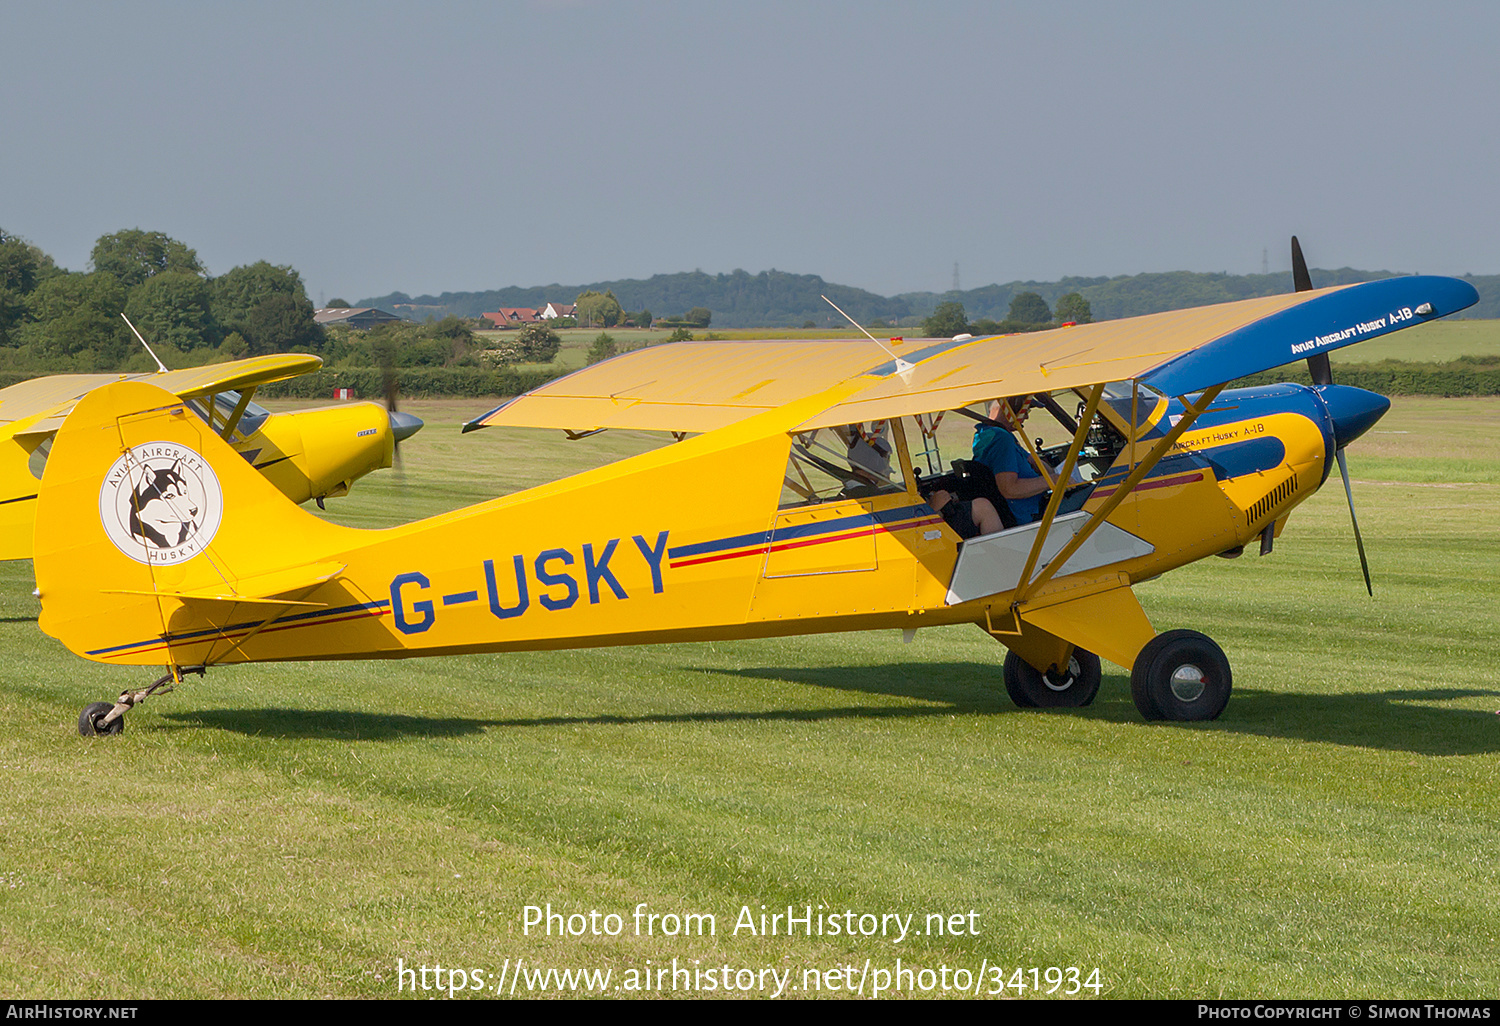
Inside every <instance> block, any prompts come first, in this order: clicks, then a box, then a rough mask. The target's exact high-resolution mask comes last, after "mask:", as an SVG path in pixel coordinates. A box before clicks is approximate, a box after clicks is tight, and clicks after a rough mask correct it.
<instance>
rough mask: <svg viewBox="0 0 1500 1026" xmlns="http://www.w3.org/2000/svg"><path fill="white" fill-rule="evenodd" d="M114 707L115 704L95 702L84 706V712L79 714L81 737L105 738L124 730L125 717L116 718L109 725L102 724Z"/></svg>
mask: <svg viewBox="0 0 1500 1026" xmlns="http://www.w3.org/2000/svg"><path fill="white" fill-rule="evenodd" d="M114 707H115V703H113V702H93V703H90V704H89V705H86V706H84V707H83V712H81V713H79V714H78V733H79V735H80V736H81V737H96V736H97V737H104V736H108V735H110V734H118V733H120V731H122V730H124V729H125V717H123V716H116V717H115V718H114V719H113V720H111V721H110V722H109V723H107V724H106V723H101V722H100V721H101V720H103V719H104V717H105V716H107V715H109V711H110V710H111V709H113V708H114Z"/></svg>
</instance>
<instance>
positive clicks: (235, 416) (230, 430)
mask: <svg viewBox="0 0 1500 1026" xmlns="http://www.w3.org/2000/svg"><path fill="white" fill-rule="evenodd" d="M254 394H255V386H254V385H251V386H250V387H249V388H246V389H242V390H241V391H240V401H239V402H238V403H236V404H235V407H234V412H233V413H231V414H230V415H229V420H228V421H226V422H225V424H224V430H223V432H222V433H221V434H220V436H219V437H221V438H223V439H224V441H226V442H227V441H229V437H230V436H231V435H233V434H234V429H235V428H237V427H239V426H240V418H241V417H243V416H244V415H245V411H246V410H247V409H249V408H250V397H251V396H252V395H254ZM217 399H218V396H216V395H211V396H209V397H208V409H209V411H210V412H209V421H208V423H209V426H210V427H212V426H213V412H212V411H213V408H214V406H215V405H216V400H217Z"/></svg>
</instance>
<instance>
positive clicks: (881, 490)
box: [781, 421, 906, 509]
mask: <svg viewBox="0 0 1500 1026" xmlns="http://www.w3.org/2000/svg"><path fill="white" fill-rule="evenodd" d="M905 490H906V482H905V480H904V479H903V478H902V476H901V465H900V461H899V460H898V459H897V457H896V453H895V448H894V442H893V441H892V438H891V433H890V431H889V425H888V424H887V423H886V422H885V421H879V422H876V423H875V424H872V425H870V427H869V428H866V427H865V426H864V425H863V424H845V425H843V426H841V427H835V428H819V429H817V430H815V431H804V432H801V433H800V434H795V435H793V436H792V451H791V454H790V456H789V457H788V458H787V464H786V476H785V477H784V478H783V479H782V482H781V508H782V509H789V508H791V507H794V506H809V505H813V504H815V503H819V502H832V501H835V500H839V499H863V498H868V497H869V496H872V495H883V494H887V493H890V492H904V491H905Z"/></svg>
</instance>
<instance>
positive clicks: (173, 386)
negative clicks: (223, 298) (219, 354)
mask: <svg viewBox="0 0 1500 1026" xmlns="http://www.w3.org/2000/svg"><path fill="white" fill-rule="evenodd" d="M321 366H323V361H322V360H321V359H319V358H318V357H316V356H306V355H304V354H301V353H283V354H278V355H275V356H253V357H251V358H250V359H248V360H235V361H234V362H232V363H215V364H210V365H208V366H206V367H189V368H187V369H186V370H175V371H166V372H164V373H163V372H156V373H149V374H54V375H51V376H50V377H44V378H33V379H32V380H30V381H22V382H20V383H19V384H16V385H11V386H10V387H9V388H4V389H0V438H8V437H22V436H26V435H49V434H52V433H53V432H55V431H56V430H57V429H58V428H59V427H61V426H62V422H63V419H64V418H65V417H67V415H68V413H69V412H70V411H71V410H72V409H73V407H74V406H75V405H76V404H77V402H78V400H79V399H82V398H83V397H84V396H86V395H88V394H89V393H90V392H92V391H93V390H94V389H96V388H100V387H102V386H104V385H107V384H109V383H110V382H113V381H149V382H151V384H153V385H156V386H157V387H158V388H164V389H166V390H167V391H169V392H172V393H173V394H175V395H177V396H179V397H180V398H183V399H195V398H197V397H199V396H205V395H213V394H215V393H218V392H230V391H243V390H244V389H247V388H250V387H252V386H256V385H265V384H269V383H271V382H273V381H285V380H286V379H287V378H295V377H299V376H301V375H303V374H311V373H312V372H313V371H315V370H317V369H318V368H319V367H321ZM20 421H27V423H25V424H21V423H18V422H20Z"/></svg>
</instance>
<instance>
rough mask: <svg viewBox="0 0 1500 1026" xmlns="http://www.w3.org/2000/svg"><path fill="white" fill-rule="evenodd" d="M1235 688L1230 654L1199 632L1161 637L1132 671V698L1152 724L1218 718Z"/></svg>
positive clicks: (1152, 642)
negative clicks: (1157, 721)
mask: <svg viewBox="0 0 1500 1026" xmlns="http://www.w3.org/2000/svg"><path fill="white" fill-rule="evenodd" d="M1233 685H1234V678H1233V674H1231V673H1230V670H1229V659H1228V658H1227V657H1226V656H1225V655H1224V650H1223V649H1222V648H1220V647H1219V646H1218V645H1216V644H1215V643H1214V641H1213V639H1212V638H1210V637H1208V636H1207V635H1205V634H1199V633H1198V632H1197V631H1166V632H1165V633H1162V634H1158V635H1157V636H1156V637H1154V638H1152V639H1151V640H1150V641H1148V642H1147V643H1146V647H1145V648H1143V649H1141V654H1140V655H1138V656H1136V657H1135V667H1134V669H1132V670H1131V671H1130V697H1131V698H1133V699H1135V707H1136V708H1137V709H1139V710H1140V711H1141V715H1142V716H1144V717H1145V718H1146V719H1148V720H1176V721H1192V720H1216V719H1218V718H1219V714H1220V713H1222V712H1223V711H1224V706H1226V705H1228V704H1229V692H1230V690H1231V689H1232V688H1233Z"/></svg>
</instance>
